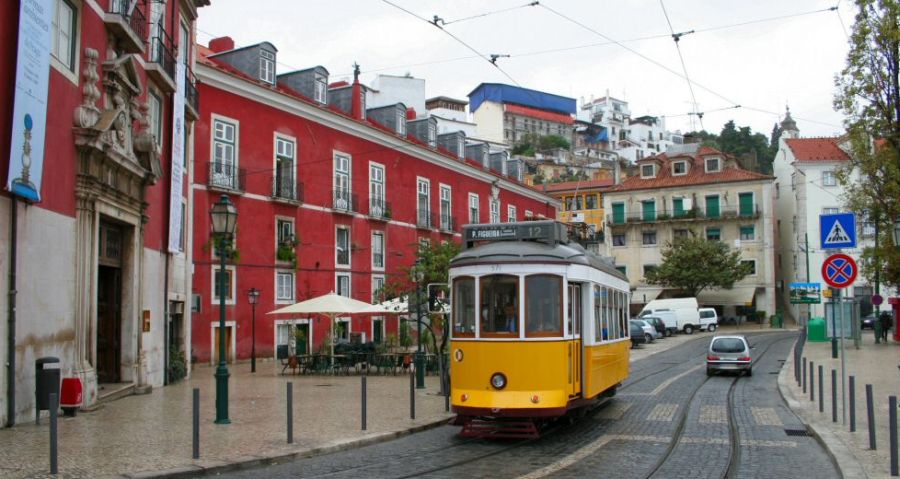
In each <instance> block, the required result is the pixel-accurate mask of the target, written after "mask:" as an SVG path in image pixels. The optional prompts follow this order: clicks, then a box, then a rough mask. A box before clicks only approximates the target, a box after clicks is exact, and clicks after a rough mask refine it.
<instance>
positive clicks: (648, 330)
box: [632, 319, 658, 343]
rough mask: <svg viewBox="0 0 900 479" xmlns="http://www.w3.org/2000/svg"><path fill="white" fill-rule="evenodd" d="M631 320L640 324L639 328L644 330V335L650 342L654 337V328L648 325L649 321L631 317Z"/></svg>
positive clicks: (655, 333)
mask: <svg viewBox="0 0 900 479" xmlns="http://www.w3.org/2000/svg"><path fill="white" fill-rule="evenodd" d="M632 321H634V322H636V323H638V324H639V325H640V326H641V329H643V331H644V337H646V338H647V342H648V343H652V342H653V340H655V339H656V335H657V334H658V333H657V332H656V328H654V327H653V326H651V325H650V323H648V322H646V321H644V320H643V319H632Z"/></svg>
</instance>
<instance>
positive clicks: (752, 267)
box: [741, 259, 756, 276]
mask: <svg viewBox="0 0 900 479" xmlns="http://www.w3.org/2000/svg"><path fill="white" fill-rule="evenodd" d="M741 265H742V266H744V267H746V268H747V269H748V270H749V271H750V273H749V274H750V276H755V275H756V260H755V259H745V260H741Z"/></svg>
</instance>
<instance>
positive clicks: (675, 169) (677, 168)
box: [672, 161, 687, 176]
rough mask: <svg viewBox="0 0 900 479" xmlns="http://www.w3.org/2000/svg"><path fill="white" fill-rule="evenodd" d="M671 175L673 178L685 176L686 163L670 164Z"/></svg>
mask: <svg viewBox="0 0 900 479" xmlns="http://www.w3.org/2000/svg"><path fill="white" fill-rule="evenodd" d="M672 174H673V175H674V176H681V175H685V174H687V162H686V161H676V162H674V163H672Z"/></svg>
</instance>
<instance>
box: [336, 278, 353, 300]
mask: <svg viewBox="0 0 900 479" xmlns="http://www.w3.org/2000/svg"><path fill="white" fill-rule="evenodd" d="M334 280H335V284H334V292H335V293H337V294H339V295H341V296H344V297H347V298H349V297H350V275H349V274H346V273H343V274H341V273H339V274H336V275H335V276H334Z"/></svg>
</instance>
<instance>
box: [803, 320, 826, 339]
mask: <svg viewBox="0 0 900 479" xmlns="http://www.w3.org/2000/svg"><path fill="white" fill-rule="evenodd" d="M806 339H808V340H809V341H810V342H814V343H821V342H825V341H828V335H827V334H826V332H825V319H824V318H812V319H810V320H809V323H808V324H807V325H806Z"/></svg>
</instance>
